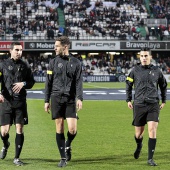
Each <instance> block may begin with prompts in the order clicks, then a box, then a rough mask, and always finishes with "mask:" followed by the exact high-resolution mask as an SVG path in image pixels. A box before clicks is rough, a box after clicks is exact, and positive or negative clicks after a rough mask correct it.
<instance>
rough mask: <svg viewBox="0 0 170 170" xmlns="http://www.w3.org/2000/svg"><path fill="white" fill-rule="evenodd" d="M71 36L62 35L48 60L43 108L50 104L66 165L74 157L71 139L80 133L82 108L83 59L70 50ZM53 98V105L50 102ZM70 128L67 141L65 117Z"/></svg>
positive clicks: (58, 142)
mask: <svg viewBox="0 0 170 170" xmlns="http://www.w3.org/2000/svg"><path fill="white" fill-rule="evenodd" d="M69 47H70V40H69V38H68V37H66V36H61V37H59V38H57V39H56V41H55V47H54V48H55V52H56V57H55V58H54V59H52V60H51V61H50V63H49V69H48V71H47V77H46V84H45V105H44V109H45V111H46V112H49V109H50V108H51V112H52V119H53V120H55V125H56V143H57V146H58V149H59V152H60V156H61V160H60V162H59V163H58V167H65V166H66V165H67V161H69V160H70V159H71V143H72V141H73V139H74V138H75V137H76V134H77V118H78V117H77V111H79V110H80V109H82V101H83V88H82V82H83V79H82V66H81V63H80V61H79V60H78V59H77V58H75V57H74V56H72V55H71V54H70V53H69ZM50 99H51V106H50ZM65 119H66V120H67V125H68V132H67V140H66V142H65V135H64V120H65Z"/></svg>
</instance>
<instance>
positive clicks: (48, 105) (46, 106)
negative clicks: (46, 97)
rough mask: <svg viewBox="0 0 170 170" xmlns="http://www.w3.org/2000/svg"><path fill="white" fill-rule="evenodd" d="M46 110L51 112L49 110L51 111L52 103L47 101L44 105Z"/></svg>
mask: <svg viewBox="0 0 170 170" xmlns="http://www.w3.org/2000/svg"><path fill="white" fill-rule="evenodd" d="M44 110H45V112H48V113H50V112H49V111H50V103H45V105H44Z"/></svg>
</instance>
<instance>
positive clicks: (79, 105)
mask: <svg viewBox="0 0 170 170" xmlns="http://www.w3.org/2000/svg"><path fill="white" fill-rule="evenodd" d="M82 107H83V104H82V101H81V100H77V111H79V110H81V109H82Z"/></svg>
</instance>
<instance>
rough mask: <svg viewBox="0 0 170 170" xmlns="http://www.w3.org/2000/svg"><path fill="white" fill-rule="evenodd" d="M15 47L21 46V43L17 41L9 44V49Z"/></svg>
mask: <svg viewBox="0 0 170 170" xmlns="http://www.w3.org/2000/svg"><path fill="white" fill-rule="evenodd" d="M15 45H21V43H20V42H18V41H14V42H12V43H11V49H13V48H14V46H15Z"/></svg>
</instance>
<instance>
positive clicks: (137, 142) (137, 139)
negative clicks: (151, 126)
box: [135, 136, 143, 148]
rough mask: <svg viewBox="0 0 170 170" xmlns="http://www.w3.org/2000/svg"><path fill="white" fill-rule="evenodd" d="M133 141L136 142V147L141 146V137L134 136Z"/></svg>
mask: <svg viewBox="0 0 170 170" xmlns="http://www.w3.org/2000/svg"><path fill="white" fill-rule="evenodd" d="M135 141H136V144H137V147H138V148H140V147H141V146H142V141H143V137H142V138H136V136H135Z"/></svg>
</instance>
